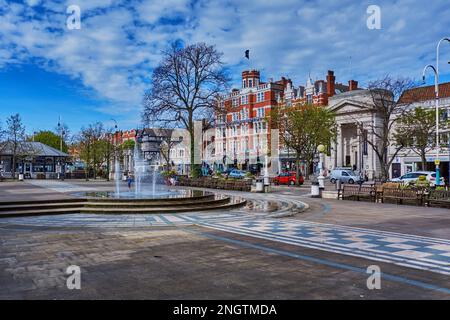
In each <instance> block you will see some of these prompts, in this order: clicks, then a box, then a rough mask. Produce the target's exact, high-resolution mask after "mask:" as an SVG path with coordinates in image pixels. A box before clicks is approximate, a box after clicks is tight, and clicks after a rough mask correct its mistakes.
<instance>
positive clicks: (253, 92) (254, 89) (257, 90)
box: [215, 70, 358, 171]
mask: <svg viewBox="0 0 450 320" xmlns="http://www.w3.org/2000/svg"><path fill="white" fill-rule="evenodd" d="M357 89H358V82H357V81H354V80H350V81H349V83H348V85H343V84H341V83H336V78H335V76H334V72H333V71H331V70H330V71H328V74H327V76H326V81H325V80H317V81H313V80H312V79H311V77H308V79H307V82H306V85H305V86H299V87H294V86H293V84H292V81H291V79H287V78H285V77H282V78H281V79H280V80H278V81H273V80H271V79H270V80H269V81H267V82H263V81H261V77H260V72H259V71H257V70H246V71H243V72H242V86H241V88H240V89H233V90H232V91H231V92H230V93H228V94H226V95H225V96H223V97H222V99H221V100H220V101H219V104H220V106H219V107H220V109H221V110H225V113H224V114H218V115H217V116H216V132H215V163H216V166H219V167H221V166H223V165H224V164H226V165H233V166H237V167H240V168H242V169H247V168H248V165H249V164H255V163H262V162H264V157H265V155H271V156H272V157H274V156H275V155H274V154H272V153H274V152H271V149H272V145H273V143H272V140H273V139H272V138H274V139H276V138H275V137H272V133H271V130H270V129H269V128H271V127H272V126H271V123H270V113H271V110H272V109H273V108H275V107H282V108H289V107H290V106H292V105H294V104H295V105H299V104H300V105H302V104H305V105H306V104H312V105H320V106H326V105H328V99H329V98H330V97H332V96H334V95H336V94H339V93H341V92H345V91H350V90H357ZM276 140H277V141H276V143H277V144H279V141H278V139H276ZM274 147H275V146H274ZM277 150H278V151H277V153H279V156H280V158H283V159H280V160H281V161H282V162H283V161H284V162H285V163H287V162H289V161H293V158H294V154H291V156H292V159H290V158H291V157H290V156H289V151H287V152H284V150H282V148H279V147H278V146H277ZM272 151H273V150H272ZM285 153H286V154H285ZM277 157H278V155H277ZM272 171H273V170H272Z"/></svg>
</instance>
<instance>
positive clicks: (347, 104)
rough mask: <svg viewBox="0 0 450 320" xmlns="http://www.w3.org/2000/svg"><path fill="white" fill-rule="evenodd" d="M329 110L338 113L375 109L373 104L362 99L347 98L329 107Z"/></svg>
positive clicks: (362, 111)
mask: <svg viewBox="0 0 450 320" xmlns="http://www.w3.org/2000/svg"><path fill="white" fill-rule="evenodd" d="M329 110H330V111H333V112H334V113H335V114H337V115H339V114H346V113H367V112H372V111H373V106H371V105H370V104H368V103H363V102H361V101H355V100H347V99H346V100H342V101H340V102H339V103H337V104H335V105H334V106H332V107H329Z"/></svg>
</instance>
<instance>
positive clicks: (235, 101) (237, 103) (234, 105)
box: [232, 98, 239, 107]
mask: <svg viewBox="0 0 450 320" xmlns="http://www.w3.org/2000/svg"><path fill="white" fill-rule="evenodd" d="M232 103H233V107H237V106H238V105H239V101H238V99H237V98H234V99H233V102H232Z"/></svg>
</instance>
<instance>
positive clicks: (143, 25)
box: [0, 0, 450, 121]
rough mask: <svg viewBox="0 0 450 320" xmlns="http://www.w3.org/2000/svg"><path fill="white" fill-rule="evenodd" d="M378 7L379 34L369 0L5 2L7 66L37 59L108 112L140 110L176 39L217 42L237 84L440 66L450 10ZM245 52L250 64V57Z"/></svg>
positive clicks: (2, 26)
mask: <svg viewBox="0 0 450 320" xmlns="http://www.w3.org/2000/svg"><path fill="white" fill-rule="evenodd" d="M378 2H379V5H380V7H381V13H382V29H381V30H368V29H367V27H366V19H367V13H366V9H367V6H368V5H369V4H371V3H369V2H368V1H363V2H355V1H352V0H342V1H339V2H337V1H328V0H316V1H298V0H285V1H283V3H280V2H276V1H269V0H262V1H261V0H260V1H256V0H254V1H246V2H244V1H240V0H227V1H219V0H199V1H195V2H191V1H188V0H168V1H161V0H159V1H154V0H151V1H150V0H148V1H138V0H134V1H123V2H119V1H114V0H64V1H56V0H49V1H43V2H41V1H38V0H34V1H29V3H28V4H30V5H28V4H18V3H8V4H6V5H2V6H0V40H1V42H0V68H1V67H2V66H6V65H8V64H15V63H24V62H29V61H30V59H34V58H38V59H39V61H41V64H42V67H45V68H50V69H51V70H53V71H55V72H59V73H63V74H67V75H69V76H72V77H74V78H78V79H80V80H81V81H82V83H83V84H84V85H85V86H86V87H87V88H92V89H94V90H95V92H97V93H98V97H99V98H100V99H104V100H105V101H109V102H110V103H109V104H105V105H106V107H101V109H100V110H101V111H102V112H105V113H110V114H116V113H118V112H119V113H120V112H122V113H123V112H129V111H134V112H135V113H136V111H137V109H138V108H139V107H140V101H141V98H142V93H143V91H144V90H145V89H146V88H147V84H146V83H145V81H144V79H147V80H148V78H149V77H150V75H151V70H152V68H153V67H154V66H155V65H156V64H157V63H158V61H159V59H160V52H161V50H162V49H164V48H166V47H167V45H168V44H169V43H170V42H171V41H174V40H177V39H183V40H184V41H185V42H197V41H205V42H208V43H211V44H215V45H216V46H217V48H218V49H219V50H220V51H223V52H224V61H225V62H226V63H227V64H229V65H230V66H231V67H232V70H233V71H234V76H235V79H236V80H237V79H238V78H239V75H240V71H241V69H242V68H246V67H253V68H258V69H260V70H261V71H262V72H263V77H265V78H269V77H273V78H277V77H279V76H282V75H284V76H286V75H288V76H289V77H291V78H293V80H294V82H295V84H297V85H298V84H304V82H305V79H306V77H307V76H308V73H309V72H311V74H312V76H313V78H323V77H325V74H326V70H327V69H333V70H335V71H336V75H337V80H338V81H341V82H346V81H347V80H348V79H350V77H353V78H356V79H357V80H360V82H361V83H363V84H364V83H367V82H368V81H369V80H371V79H376V78H377V77H380V76H382V75H384V74H385V73H392V74H401V75H405V76H412V77H417V78H418V77H419V76H420V74H419V73H420V71H419V70H421V68H422V67H423V65H424V64H426V63H433V60H432V59H433V52H434V50H435V45H436V42H437V41H438V40H439V39H440V38H441V37H442V36H445V35H447V36H448V34H445V30H449V29H450V28H449V27H450V20H448V18H447V17H448V16H449V14H450V9H449V8H447V6H446V5H445V4H442V2H440V1H437V0H430V1H427V2H426V3H424V2H418V1H413V0H399V1H396V2H395V3H392V2H390V1H387V0H385V1H378ZM0 4H4V0H0ZM69 4H77V5H79V6H80V8H81V23H82V29H81V30H68V29H67V28H66V27H65V22H66V19H67V15H66V13H65V10H66V8H67V6H68V5H69ZM245 49H250V56H251V60H250V64H249V63H248V62H247V61H246V60H245V59H243V52H244V50H245ZM444 51H448V50H446V49H443V51H442V52H443V55H445V54H446V53H445V52H444ZM350 56H351V57H352V59H351V61H352V63H351V68H350V62H349V61H350V59H349V57H350ZM449 57H450V55H449ZM447 60H448V59H447ZM442 69H443V70H442V71H443V72H445V68H442ZM237 83H238V82H237ZM133 121H134V120H133Z"/></svg>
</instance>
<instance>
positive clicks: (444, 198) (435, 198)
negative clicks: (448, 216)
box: [427, 190, 450, 207]
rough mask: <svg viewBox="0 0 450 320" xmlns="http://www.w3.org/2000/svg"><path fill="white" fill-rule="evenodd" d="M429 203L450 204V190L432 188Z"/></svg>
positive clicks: (447, 205) (431, 205)
mask: <svg viewBox="0 0 450 320" xmlns="http://www.w3.org/2000/svg"><path fill="white" fill-rule="evenodd" d="M427 205H428V206H429V207H433V206H444V207H449V206H450V191H447V190H430V192H429V193H428V197H427Z"/></svg>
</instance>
